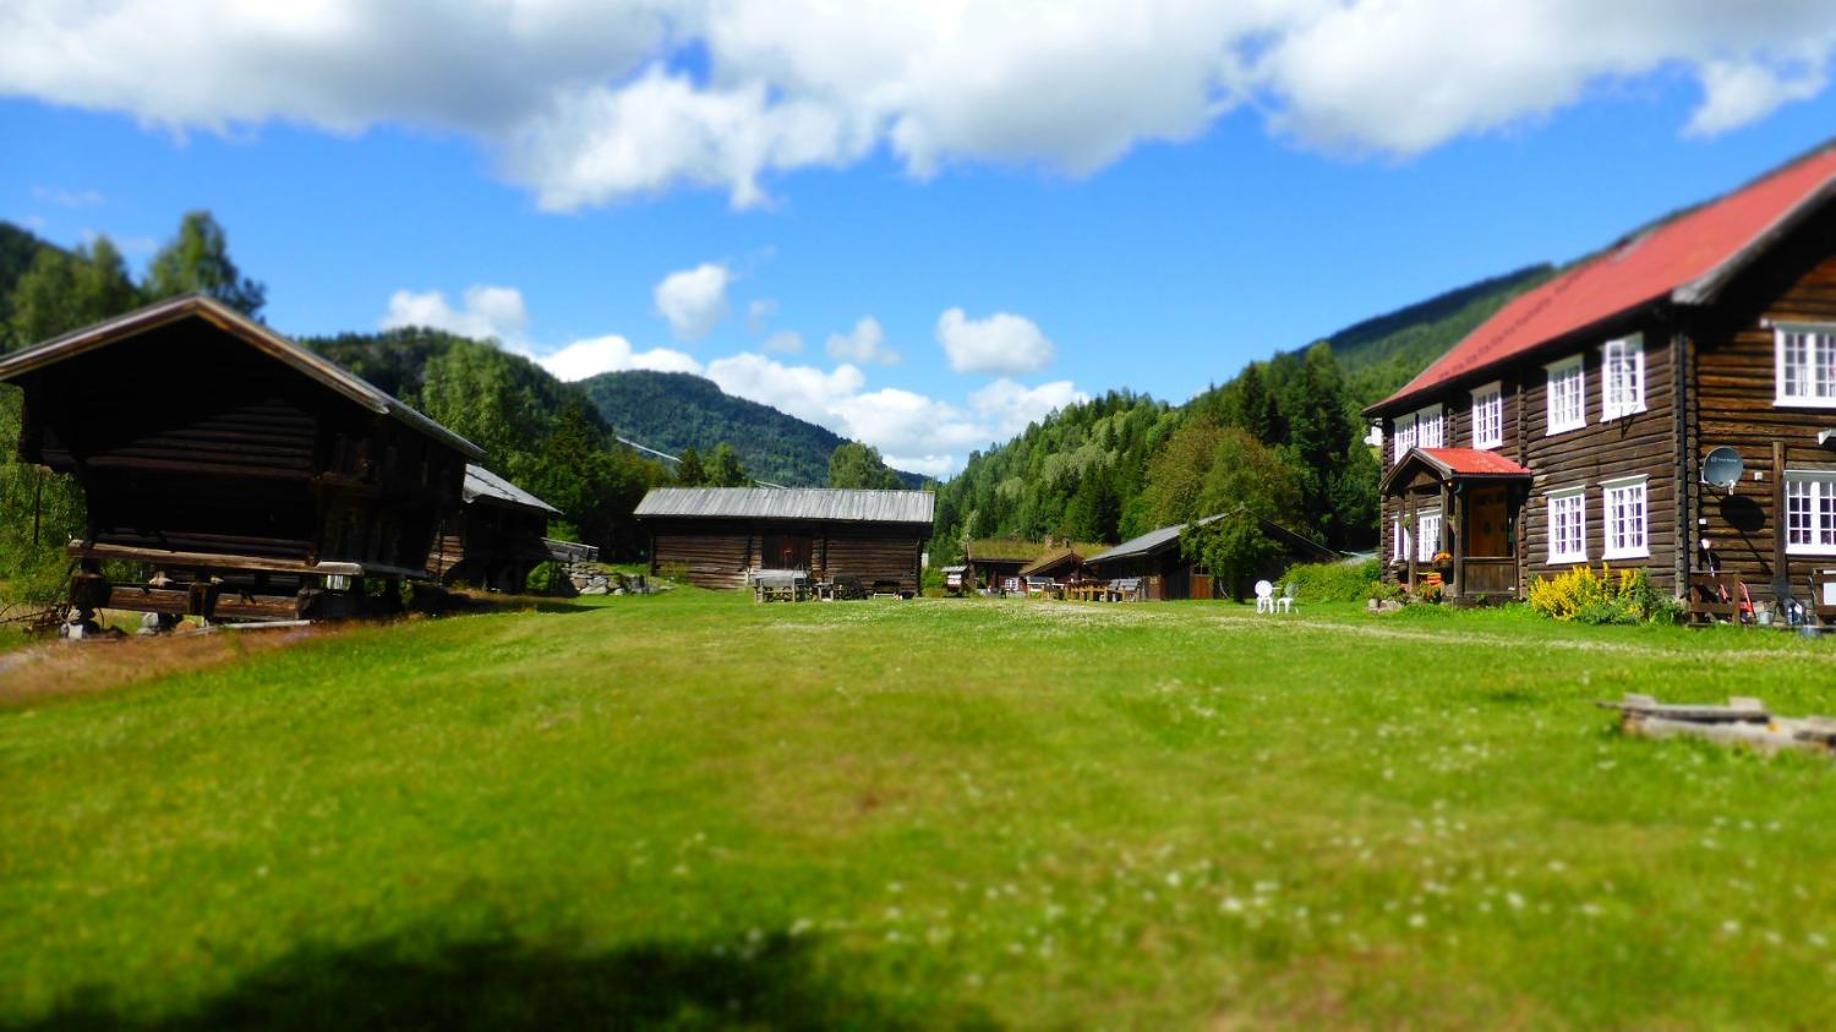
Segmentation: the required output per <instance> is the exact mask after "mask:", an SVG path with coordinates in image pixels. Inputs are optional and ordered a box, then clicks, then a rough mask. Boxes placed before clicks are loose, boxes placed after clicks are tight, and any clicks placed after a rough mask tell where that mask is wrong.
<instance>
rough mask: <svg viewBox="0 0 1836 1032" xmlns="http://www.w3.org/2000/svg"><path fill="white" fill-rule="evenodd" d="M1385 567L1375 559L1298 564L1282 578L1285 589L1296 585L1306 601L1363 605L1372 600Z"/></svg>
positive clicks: (1298, 595)
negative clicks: (1357, 603)
mask: <svg viewBox="0 0 1836 1032" xmlns="http://www.w3.org/2000/svg"><path fill="white" fill-rule="evenodd" d="M1382 575H1383V568H1382V566H1381V565H1380V564H1379V563H1378V562H1377V560H1375V559H1367V560H1365V561H1364V562H1359V563H1296V564H1294V565H1293V566H1290V567H1288V572H1286V573H1284V574H1282V575H1281V584H1282V585H1283V586H1285V585H1288V584H1292V585H1294V594H1295V597H1296V598H1298V599H1300V600H1301V601H1302V602H1362V601H1364V600H1365V599H1367V598H1370V597H1371V586H1372V585H1373V584H1376V583H1378V582H1379V581H1380V579H1381V577H1382Z"/></svg>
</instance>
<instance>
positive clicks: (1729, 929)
mask: <svg viewBox="0 0 1836 1032" xmlns="http://www.w3.org/2000/svg"><path fill="white" fill-rule="evenodd" d="M1721 934H1723V935H1739V934H1740V922H1739V921H1736V920H1734V919H1732V918H1729V919H1728V920H1726V921H1723V922H1721Z"/></svg>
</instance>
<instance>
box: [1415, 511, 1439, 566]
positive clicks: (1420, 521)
mask: <svg viewBox="0 0 1836 1032" xmlns="http://www.w3.org/2000/svg"><path fill="white" fill-rule="evenodd" d="M1440 550H1441V510H1439V509H1423V510H1422V511H1421V512H1419V513H1416V514H1415V561H1416V562H1418V563H1425V562H1429V561H1431V560H1432V559H1433V558H1434V554H1435V553H1436V552H1439V551H1440Z"/></svg>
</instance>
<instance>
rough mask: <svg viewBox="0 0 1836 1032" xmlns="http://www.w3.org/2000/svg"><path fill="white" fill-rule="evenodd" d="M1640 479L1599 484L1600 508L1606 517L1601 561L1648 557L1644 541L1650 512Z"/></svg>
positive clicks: (1643, 479)
mask: <svg viewBox="0 0 1836 1032" xmlns="http://www.w3.org/2000/svg"><path fill="white" fill-rule="evenodd" d="M1645 480H1646V478H1645V477H1643V476H1636V477H1620V478H1618V479H1616V480H1603V481H1601V482H1600V498H1601V508H1602V511H1603V512H1604V513H1605V514H1606V548H1605V549H1604V550H1602V552H1601V553H1600V557H1601V558H1602V559H1642V558H1645V557H1647V556H1649V555H1650V554H1651V544H1650V541H1649V540H1648V538H1647V536H1646V535H1647V531H1646V525H1647V524H1648V522H1649V520H1648V513H1649V509H1648V507H1647V506H1646V505H1645Z"/></svg>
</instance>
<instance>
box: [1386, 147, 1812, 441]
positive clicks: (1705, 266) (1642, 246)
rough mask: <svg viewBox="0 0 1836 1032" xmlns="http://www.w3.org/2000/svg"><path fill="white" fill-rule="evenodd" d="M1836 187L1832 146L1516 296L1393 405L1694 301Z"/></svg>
mask: <svg viewBox="0 0 1836 1032" xmlns="http://www.w3.org/2000/svg"><path fill="white" fill-rule="evenodd" d="M1832 188H1836V145H1826V146H1824V147H1823V148H1822V149H1820V150H1819V151H1817V152H1816V153H1814V154H1811V155H1809V156H1808V157H1804V158H1801V159H1799V160H1797V161H1795V162H1793V163H1791V164H1789V165H1786V166H1784V167H1783V168H1780V169H1778V170H1776V171H1773V172H1770V173H1767V174H1766V175H1765V176H1764V177H1762V178H1760V179H1758V180H1755V181H1754V182H1752V183H1750V184H1748V185H1747V186H1744V187H1742V188H1741V189H1739V190H1736V191H1734V192H1733V193H1730V194H1726V195H1724V196H1722V197H1719V198H1717V199H1715V200H1713V201H1710V202H1709V203H1707V204H1704V205H1702V206H1700V207H1697V208H1693V209H1691V210H1690V211H1688V212H1685V213H1684V214H1682V215H1679V216H1677V217H1675V218H1672V219H1670V220H1669V221H1667V222H1663V223H1661V224H1659V225H1657V226H1656V227H1654V228H1652V229H1651V230H1650V231H1648V232H1646V233H1643V234H1641V235H1639V236H1635V237H1632V238H1630V239H1628V240H1626V241H1623V242H1621V243H1619V244H1617V245H1615V246H1614V247H1612V248H1609V249H1608V250H1606V251H1603V252H1601V253H1600V254H1598V255H1595V256H1594V257H1592V258H1589V259H1587V260H1586V261H1583V262H1581V263H1579V264H1577V265H1576V266H1574V267H1573V268H1571V269H1569V270H1568V271H1567V272H1564V273H1563V274H1562V275H1560V276H1557V277H1556V278H1555V279H1553V280H1550V281H1549V282H1548V283H1545V284H1543V285H1542V286H1540V287H1538V288H1536V289H1535V290H1532V291H1530V292H1529V293H1527V294H1524V295H1523V296H1521V297H1518V298H1517V299H1515V300H1513V301H1512V302H1511V303H1510V304H1507V305H1505V306H1504V307H1503V308H1501V309H1499V310H1498V312H1497V314H1495V315H1493V316H1492V317H1491V318H1490V319H1488V320H1486V321H1485V323H1483V324H1482V325H1480V327H1479V328H1478V329H1476V330H1474V331H1473V332H1472V333H1470V334H1468V335H1467V337H1466V339H1464V340H1462V341H1461V342H1460V343H1458V344H1456V345H1454V346H1453V348H1452V350H1450V351H1448V352H1447V354H1445V355H1442V356H1441V358H1440V360H1439V361H1437V362H1435V363H1434V364H1433V365H1430V366H1429V367H1428V368H1427V369H1424V370H1422V372H1421V374H1420V375H1418V376H1417V377H1416V378H1415V379H1413V380H1410V381H1409V382H1408V383H1407V384H1406V385H1404V386H1403V388H1402V389H1401V390H1399V391H1397V392H1396V393H1395V394H1392V395H1390V396H1389V397H1388V398H1385V399H1384V400H1383V401H1381V402H1378V403H1377V404H1376V405H1373V406H1371V410H1372V411H1375V410H1380V409H1384V408H1387V407H1389V406H1390V405H1392V404H1394V403H1396V402H1399V401H1402V400H1404V399H1407V398H1410V397H1412V396H1414V395H1417V394H1420V393H1422V392H1424V391H1427V390H1430V389H1431V388H1434V387H1439V386H1442V385H1444V384H1447V383H1450V382H1452V381H1454V380H1457V379H1459V378H1461V377H1463V376H1465V375H1466V374H1468V373H1473V372H1477V371H1479V370H1480V369H1483V368H1485V367H1487V366H1492V365H1495V364H1497V363H1499V362H1502V361H1504V360H1506V359H1509V358H1513V357H1516V356H1518V355H1521V354H1523V353H1525V352H1527V351H1531V350H1533V349H1535V348H1537V347H1539V346H1541V345H1543V344H1546V343H1549V342H1550V341H1553V340H1555V339H1557V338H1558V337H1562V336H1564V335H1566V334H1569V333H1573V332H1575V331H1576V330H1580V329H1583V328H1585V327H1588V326H1591V325H1593V324H1594V323H1597V322H1600V321H1601V320H1603V319H1607V318H1610V317H1612V316H1615V315H1619V314H1621V313H1624V312H1627V311H1630V310H1632V309H1634V308H1637V307H1638V306H1639V305H1642V304H1645V303H1648V302H1651V301H1655V300H1658V299H1659V298H1664V297H1669V296H1671V295H1673V294H1675V295H1677V296H1676V297H1675V299H1676V300H1678V301H1684V302H1698V301H1701V300H1704V299H1705V297H1707V296H1708V295H1709V294H1710V293H1712V291H1713V290H1715V289H1716V288H1718V287H1719V286H1720V284H1721V282H1722V281H1723V279H1724V277H1725V276H1726V275H1728V274H1729V273H1731V272H1732V271H1734V269H1735V268H1738V267H1739V266H1740V265H1741V264H1743V259H1745V258H1747V257H1750V252H1751V251H1752V250H1753V249H1754V245H1756V244H1760V243H1764V242H1767V241H1769V239H1770V238H1771V237H1772V236H1773V235H1774V234H1775V233H1776V232H1777V231H1778V229H1779V228H1780V227H1781V224H1782V223H1783V222H1785V221H1786V220H1788V219H1789V218H1790V217H1791V216H1792V215H1794V214H1795V213H1798V212H1800V211H1803V210H1807V209H1808V208H1809V207H1810V206H1811V205H1812V204H1813V203H1815V202H1817V201H1820V200H1822V199H1823V197H1824V196H1825V195H1826V194H1828V193H1829V192H1831V190H1832Z"/></svg>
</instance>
